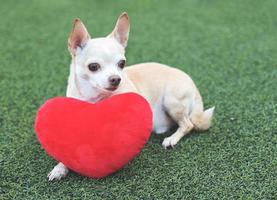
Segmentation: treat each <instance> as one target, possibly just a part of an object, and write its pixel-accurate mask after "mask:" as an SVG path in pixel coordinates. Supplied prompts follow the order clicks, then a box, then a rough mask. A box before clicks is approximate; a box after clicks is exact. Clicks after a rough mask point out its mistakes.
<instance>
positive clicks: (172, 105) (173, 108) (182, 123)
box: [162, 97, 194, 149]
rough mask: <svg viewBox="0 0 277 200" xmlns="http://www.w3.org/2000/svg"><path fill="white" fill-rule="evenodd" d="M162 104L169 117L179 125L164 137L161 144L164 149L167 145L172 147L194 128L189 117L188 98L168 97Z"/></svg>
mask: <svg viewBox="0 0 277 200" xmlns="http://www.w3.org/2000/svg"><path fill="white" fill-rule="evenodd" d="M164 106H165V107H166V109H167V112H168V114H169V115H170V117H171V118H172V119H173V120H174V121H175V122H176V123H177V124H178V126H179V127H178V129H177V131H176V132H175V133H173V134H172V135H171V136H169V137H167V138H165V139H164V141H163V143H162V145H163V147H164V148H165V149H166V148H168V147H174V146H175V145H176V144H177V143H178V142H179V140H180V139H181V138H182V137H184V136H185V135H186V134H188V133H189V132H190V131H191V130H192V129H193V128H194V125H193V123H192V122H191V121H190V119H189V109H190V108H189V106H190V99H189V98H185V97H184V98H183V99H177V98H172V97H170V98H169V99H167V100H166V101H165V104H164Z"/></svg>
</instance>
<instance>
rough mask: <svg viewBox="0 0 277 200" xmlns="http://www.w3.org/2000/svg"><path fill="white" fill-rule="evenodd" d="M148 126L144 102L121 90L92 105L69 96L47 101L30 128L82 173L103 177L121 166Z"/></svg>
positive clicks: (142, 140) (51, 150) (51, 151)
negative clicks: (33, 128) (33, 125)
mask: <svg viewBox="0 0 277 200" xmlns="http://www.w3.org/2000/svg"><path fill="white" fill-rule="evenodd" d="M151 130H152V111H151V108H150V106H149V104H148V102H147V101H146V100H145V99H144V98H143V97H141V96H139V95H137V94H135V93H125V94H120V95H115V96H112V97H110V98H107V99H105V100H103V101H101V102H98V103H95V104H92V103H88V102H84V101H80V100H77V99H73V98H67V97H57V98H53V99H50V100H48V101H46V102H45V103H44V104H43V105H42V106H41V108H40V109H39V111H38V112H37V116H36V120H35V132H36V134H37V138H38V140H39V142H40V143H41V145H42V146H43V148H44V149H45V151H46V152H47V153H48V154H49V155H50V156H52V157H53V158H54V159H56V160H58V161H60V162H62V163H64V164H65V165H66V166H67V167H68V168H70V169H72V170H73V171H75V172H78V173H80V174H82V175H85V176H89V177H93V178H102V177H104V176H107V175H109V174H111V173H113V172H115V171H117V170H118V169H120V168H122V167H123V166H124V165H126V164H127V163H128V162H129V161H130V160H131V159H132V158H134V157H135V156H136V155H137V154H138V153H139V152H140V151H141V149H142V148H143V146H144V145H145V143H146V142H147V140H148V138H149V136H150V133H151Z"/></svg>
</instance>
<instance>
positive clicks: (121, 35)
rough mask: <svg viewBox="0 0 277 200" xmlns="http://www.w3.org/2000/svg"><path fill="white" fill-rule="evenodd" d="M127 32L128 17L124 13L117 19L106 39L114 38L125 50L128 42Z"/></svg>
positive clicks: (128, 27) (128, 28) (128, 26)
mask: <svg viewBox="0 0 277 200" xmlns="http://www.w3.org/2000/svg"><path fill="white" fill-rule="evenodd" d="M129 30H130V24H129V17H128V14H127V13H126V12H124V13H122V14H121V15H120V16H119V17H118V19H117V22H116V25H115V27H114V30H113V31H112V32H111V34H110V35H108V37H114V38H115V39H116V40H117V41H118V42H119V43H120V44H121V45H122V46H123V47H124V48H125V47H126V46H127V42H128V37H129Z"/></svg>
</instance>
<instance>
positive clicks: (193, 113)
mask: <svg viewBox="0 0 277 200" xmlns="http://www.w3.org/2000/svg"><path fill="white" fill-rule="evenodd" d="M128 33H129V21H128V16H127V14H126V13H124V14H122V15H121V16H120V17H119V19H118V21H117V24H116V26H115V29H114V30H113V32H112V33H111V34H110V35H109V36H108V37H106V38H96V39H90V36H89V34H88V32H87V30H86V28H85V26H84V25H83V24H82V22H81V21H80V20H76V21H75V24H74V28H73V31H72V33H71V35H70V38H69V51H70V53H71V55H72V63H71V66H70V75H69V79H68V87H67V96H68V97H74V98H77V99H81V100H84V101H89V102H94V103H95V102H98V101H101V100H103V99H105V98H107V97H110V96H112V95H115V94H119V93H125V92H136V93H139V94H140V95H142V96H143V97H145V98H146V99H147V100H148V102H149V103H150V105H151V108H152V111H153V114H154V118H153V124H154V126H153V127H154V132H156V133H158V134H159V133H164V132H167V131H168V130H169V129H170V128H171V127H172V126H174V125H177V126H178V128H177V131H176V132H175V133H174V134H172V135H171V136H170V137H167V138H165V139H164V141H163V143H162V145H163V147H164V148H167V147H173V146H174V145H176V144H177V142H178V141H179V140H180V139H181V138H182V137H183V136H184V135H186V134H187V133H189V132H190V131H191V130H192V129H196V130H207V129H208V128H209V127H210V125H211V120H212V116H213V111H214V108H210V109H208V110H206V111H204V110H203V102H202V98H201V96H200V93H199V91H198V89H197V88H196V86H195V84H194V82H193V81H192V79H191V78H190V77H189V76H188V75H187V74H185V73H184V72H182V71H180V70H178V69H175V68H171V67H168V66H166V65H162V64H159V63H143V64H137V65H133V66H129V67H127V68H124V69H122V68H123V67H122V66H124V64H125V56H124V48H125V47H126V45H127V40H128ZM67 173H68V169H67V168H66V166H64V165H63V164H62V163H59V164H58V165H57V166H56V167H55V168H54V169H53V170H52V171H51V172H50V173H49V175H48V177H49V180H54V179H60V178H62V177H64V176H66V174H67Z"/></svg>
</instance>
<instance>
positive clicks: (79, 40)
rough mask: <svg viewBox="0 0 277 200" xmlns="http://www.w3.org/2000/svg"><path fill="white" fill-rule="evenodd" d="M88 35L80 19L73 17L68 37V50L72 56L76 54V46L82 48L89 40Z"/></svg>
mask: <svg viewBox="0 0 277 200" xmlns="http://www.w3.org/2000/svg"><path fill="white" fill-rule="evenodd" d="M89 39H90V35H89V33H88V31H87V29H86V27H85V25H84V24H83V23H82V21H81V20H80V19H78V18H77V19H75V20H74V23H73V29H72V31H71V33H70V35H69V38H68V50H69V52H70V53H71V55H72V56H75V55H76V51H77V48H78V47H80V48H83V47H84V46H85V45H86V43H87V42H88V41H89Z"/></svg>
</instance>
